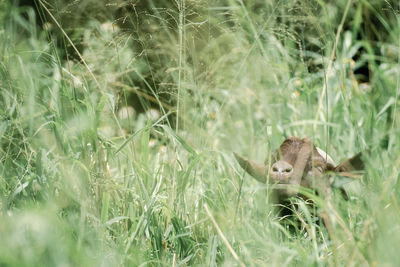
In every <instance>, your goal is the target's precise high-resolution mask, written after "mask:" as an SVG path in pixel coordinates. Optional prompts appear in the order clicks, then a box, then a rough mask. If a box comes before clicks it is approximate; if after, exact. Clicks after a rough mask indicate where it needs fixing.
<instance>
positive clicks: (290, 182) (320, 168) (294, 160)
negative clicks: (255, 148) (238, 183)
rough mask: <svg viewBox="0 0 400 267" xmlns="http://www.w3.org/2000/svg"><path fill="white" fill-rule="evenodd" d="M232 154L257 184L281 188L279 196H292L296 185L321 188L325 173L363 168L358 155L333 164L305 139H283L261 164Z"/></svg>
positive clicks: (346, 171) (323, 183)
mask: <svg viewBox="0 0 400 267" xmlns="http://www.w3.org/2000/svg"><path fill="white" fill-rule="evenodd" d="M234 155H235V157H236V160H237V161H238V162H239V165H240V166H241V167H242V168H243V169H244V170H245V171H246V172H247V173H248V174H250V175H251V176H253V177H254V178H255V179H257V180H258V181H260V182H262V183H266V182H269V183H273V184H278V185H285V186H286V187H285V186H283V187H284V188H283V189H278V190H279V194H280V195H282V196H286V197H290V196H294V195H296V194H297V193H298V189H299V186H304V187H308V188H312V187H313V186H318V185H321V186H325V185H326V182H327V180H328V179H324V175H323V174H324V173H325V172H327V171H333V172H341V173H349V172H351V171H356V170H362V169H363V168H364V164H363V162H362V160H361V153H359V154H357V155H356V156H354V157H352V158H350V159H347V160H345V161H343V162H342V163H340V164H339V165H336V164H335V162H334V161H333V160H332V158H331V157H330V156H329V155H328V154H326V153H325V152H324V151H323V150H321V149H320V148H318V147H316V146H314V145H313V143H312V142H311V140H310V139H308V138H303V139H299V138H297V137H290V138H288V139H286V140H285V141H284V142H283V143H282V144H281V146H280V147H279V149H277V150H276V151H274V152H273V153H272V154H271V157H268V158H267V159H266V160H265V163H264V165H261V164H258V163H256V162H254V161H252V160H249V159H247V158H245V157H242V156H240V155H238V154H236V153H234ZM281 188H282V187H281Z"/></svg>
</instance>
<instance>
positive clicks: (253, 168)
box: [233, 152, 267, 183]
mask: <svg viewBox="0 0 400 267" xmlns="http://www.w3.org/2000/svg"><path fill="white" fill-rule="evenodd" d="M233 155H235V158H236V160H237V162H239V165H240V166H241V167H242V168H243V169H244V170H245V171H246V172H247V173H248V174H250V175H251V176H253V177H254V178H256V180H257V181H259V182H262V183H265V182H266V180H267V179H266V173H267V168H266V167H265V166H263V165H261V164H258V163H256V162H254V161H252V160H249V159H247V158H245V157H242V156H240V155H238V154H236V153H235V152H233Z"/></svg>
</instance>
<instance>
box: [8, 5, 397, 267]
mask: <svg viewBox="0 0 400 267" xmlns="http://www.w3.org/2000/svg"><path fill="white" fill-rule="evenodd" d="M43 2H44V1H43ZM43 2H41V1H37V4H38V5H42V4H41V3H43ZM120 2H122V3H123V1H120ZM150 2H151V3H153V2H152V1H150ZM300 2H301V3H300ZM353 2H354V3H351V5H350V11H349V12H350V13H349V14H350V15H347V16H343V15H344V13H343V12H342V11H343V10H345V7H346V4H347V1H337V2H331V1H327V2H324V1H289V0H288V1H278V2H276V3H275V1H246V2H244V1H217V2H215V3H211V1H198V2H195V1H183V0H182V1H177V2H176V3H175V2H171V3H167V4H165V3H164V4H163V6H162V8H159V9H157V8H156V7H157V5H156V4H157V3H156V4H154V3H153V4H152V5H153V7H152V8H153V9H152V10H153V11H154V14H153V15H151V16H150V14H149V20H150V22H151V23H149V24H148V25H150V26H148V27H150V28H151V29H153V31H154V33H155V34H154V36H153V37H152V36H147V35H140V34H138V32H139V30H138V32H136V35H135V29H132V33H130V32H129V31H124V30H123V29H120V28H119V27H117V26H115V25H114V24H113V22H112V21H106V22H104V21H100V20H96V19H89V21H88V23H87V24H86V25H85V27H84V28H83V29H81V28H79V25H72V26H71V27H77V28H79V29H80V30H81V32H82V40H81V41H82V50H81V51H80V53H81V56H82V58H83V60H84V62H85V64H83V62H82V61H81V62H79V61H78V60H75V61H72V60H66V57H65V51H64V50H63V48H62V47H63V45H59V44H57V40H60V39H57V40H56V39H52V37H51V36H50V35H48V33H47V32H46V31H44V30H41V29H40V28H38V26H37V25H36V21H37V20H38V19H39V18H37V17H35V14H34V12H33V11H32V9H26V10H25V9H21V8H18V7H16V6H15V5H12V4H11V3H9V2H8V1H1V2H0V203H1V209H0V239H1V242H0V265H2V266H46V265H47V266H77V265H78V266H98V265H103V266H112V265H127V266H138V265H140V264H142V265H154V266H158V265H160V266H162V265H165V266H171V265H173V266H181V265H184V266H185V265H186V266H193V265H206V266H216V265H224V266H232V265H235V264H236V265H239V262H238V261H237V260H236V259H235V258H234V257H233V255H232V253H231V251H230V250H229V248H228V247H227V246H226V244H225V243H224V242H223V241H222V239H221V236H220V235H219V234H218V232H217V231H216V228H215V226H214V225H213V224H212V222H211V220H210V219H211V218H210V215H209V214H207V213H206V211H205V208H204V206H205V205H207V206H208V207H209V209H210V211H211V214H212V216H213V217H214V218H215V220H216V223H217V224H218V226H219V228H220V229H221V231H222V233H223V234H224V235H225V236H226V237H227V240H228V242H229V244H230V246H231V247H232V249H233V250H234V251H235V252H236V253H237V255H238V258H239V260H240V262H242V263H244V264H245V265H246V266H271V265H272V266H274V265H279V266H286V265H290V266H292V265H296V266H307V265H313V266H314V265H318V266H319V265H329V266H335V265H341V266H358V265H372V266H397V265H398V264H400V255H399V253H398V248H397V244H399V243H400V207H399V202H400V185H399V181H398V178H399V165H400V147H399V145H400V137H399V134H400V129H399V127H398V124H399V121H400V119H399V115H400V113H399V111H398V105H399V99H398V93H399V90H400V87H399V83H400V78H399V77H400V64H399V63H400V62H399V55H400V17H399V7H396V6H390V4H389V2H386V1H382V3H380V2H379V1H372V2H371V3H368V2H367V1H353ZM76 3H81V2H80V1H76ZM377 3H378V4H377ZM97 4H98V5H100V6H101V5H103V6H106V4H107V3H106V1H99V2H98V3H97ZM154 5H155V6H154ZM41 10H42V11H43V12H46V10H44V9H43V8H42V9H41ZM365 10H367V12H370V13H371V14H373V15H374V16H375V17H377V18H379V19H380V23H381V25H383V26H381V27H382V28H381V29H383V30H382V31H385V32H386V35H385V36H386V37H385V38H386V39H385V40H378V41H376V42H374V43H372V44H373V45H374V46H375V47H371V43H370V42H366V41H365V40H364V38H366V37H365V36H364V35H363V34H364V31H363V29H362V27H360V25H361V24H360V23H361V21H362V19H363V18H364V17H362V16H361V14H362V12H364V11H365ZM383 10H385V12H389V14H391V15H390V16H391V17H390V18H391V20H387V17H385V16H383V15H382V14H383V13H382V12H383ZM388 10H389V11H388ZM277 12H278V13H277ZM139 13H140V10H139ZM23 14H24V15H23ZM70 16H72V18H73V16H74V15H73V14H71V15H70ZM166 16H167V17H169V19H166ZM132 18H134V13H133V14H132V17H128V18H127V19H131V20H133V21H134V19H132ZM342 18H343V20H342ZM151 19H154V21H151ZM341 21H349V23H348V24H346V25H347V26H346V27H345V28H344V29H343V30H342V31H341V32H337V29H338V27H341V26H340V25H343V24H341ZM286 22H290V23H300V24H302V25H305V26H307V27H308V28H307V27H305V28H301V27H300V28H301V29H308V31H305V32H303V33H302V32H296V29H297V28H296V27H293V28H291V27H288V26H287V25H293V24H290V23H289V24H287V23H286ZM367 22H368V21H367ZM285 23H286V24H285ZM137 25H138V27H139V28H140V27H141V26H140V25H141V24H140V23H138V24H137ZM160 25H161V26H160ZM285 25H286V26H285ZM47 26H49V25H47ZM60 26H61V27H62V25H60ZM375 26H376V25H375ZM51 27H57V25H56V24H55V23H54V22H52V24H51ZM143 27H144V26H143ZM146 27H147V26H146ZM152 27H153V28H152ZM368 27H372V26H371V25H367V28H368ZM376 27H378V26H376ZM378 30H379V27H378ZM316 32H317V35H315V33H316ZM360 36H361V38H360ZM65 37H66V36H63V38H64V42H65V43H63V44H66V45H70V43H69V41H68V40H66V39H65ZM317 37H318V38H317ZM152 38H153V39H152ZM161 38H164V39H161ZM61 39H62V38H61ZM335 40H338V42H337V44H335ZM138 42H140V43H141V44H142V48H141V49H140V50H138V51H136V50H135V49H137V47H138V46H137V45H135V44H136V43H138ZM151 42H153V43H151ZM305 43H312V44H313V45H314V46H316V47H318V49H312V50H307V47H306V46H305V45H304V44H305ZM147 45H148V46H147ZM361 48H362V49H363V51H366V52H365V53H363V54H362V56H361V57H358V58H357V60H356V61H355V60H354V58H356V54H357V51H359V50H360V49H361ZM332 51H333V52H334V56H333V57H332ZM308 61H310V62H312V63H309V62H308ZM366 62H367V64H369V66H370V70H372V71H373V75H372V76H371V78H370V80H369V81H368V82H367V83H363V84H361V83H359V80H360V79H358V77H356V75H355V70H356V69H357V68H358V67H359V66H360V65H362V64H366ZM312 64H313V65H315V66H317V67H316V70H313V71H310V68H311V67H310V66H311V65H312ZM154 66H158V67H157V68H155V67H154ZM318 66H321V67H318ZM149 73H151V74H149ZM324 88H325V89H326V91H324ZM156 92H157V94H154V93H156ZM325 92H326V93H325ZM132 93H136V94H138V95H139V96H140V97H139V100H140V101H141V103H142V104H143V103H144V105H147V106H149V103H152V104H157V103H160V102H162V104H161V106H162V107H163V108H161V109H160V110H159V111H158V110H154V109H148V111H147V112H138V111H135V110H134V109H132V107H131V105H130V102H129V99H128V98H129V97H127V96H129V94H132ZM158 93H159V94H160V95H162V94H167V95H171V96H172V97H171V99H173V100H172V101H171V102H170V103H166V102H164V100H162V99H161V100H160V99H159V98H158V97H157V96H158ZM146 103H147V104H146ZM293 135H294V136H300V137H302V136H308V137H310V138H312V139H313V140H314V142H315V143H316V144H317V145H318V146H319V147H321V148H322V149H324V150H326V151H327V152H328V153H329V154H331V155H332V156H333V158H334V159H335V160H336V161H339V160H341V159H343V158H346V157H348V156H351V155H353V154H355V153H357V152H359V151H364V150H366V149H369V150H370V152H371V153H370V155H367V156H366V157H365V161H366V165H367V169H366V172H365V175H364V177H363V178H362V179H361V180H360V181H351V182H349V183H348V184H347V187H348V190H349V191H350V200H349V201H345V200H343V199H342V198H341V197H340V194H335V195H334V198H333V199H334V208H335V210H336V212H337V214H336V215H332V220H333V222H334V226H333V228H334V236H328V233H327V230H326V229H325V227H324V226H321V225H319V224H317V223H316V222H315V218H313V217H311V216H310V215H309V211H308V209H307V208H306V207H305V205H304V204H305V203H304V201H302V200H300V199H293V202H297V203H299V209H298V216H300V217H301V218H302V219H303V220H304V221H305V222H306V225H305V226H304V225H303V227H300V228H299V229H298V230H297V231H295V232H294V233H293V232H290V231H288V228H287V227H286V226H285V225H282V224H281V223H280V218H279V217H277V215H276V214H274V213H273V212H271V211H272V208H271V205H269V203H268V201H267V198H266V193H265V188H266V187H265V186H264V185H261V184H259V183H257V182H256V181H253V180H252V179H250V178H249V177H248V176H247V175H244V173H243V171H242V170H241V169H240V168H239V166H238V165H237V164H236V162H235V161H234V159H233V157H232V153H231V152H232V151H237V152H240V153H243V154H245V155H248V156H250V157H252V158H255V159H257V160H258V161H259V162H262V160H264V157H265V155H266V154H267V153H268V151H270V149H274V148H276V147H277V146H278V145H279V144H280V143H281V142H282V141H283V140H284V139H285V137H289V136H293ZM317 208H319V209H323V208H324V206H323V205H321V206H320V207H317ZM341 221H343V222H344V224H342V223H340V222H341ZM349 233H350V235H349Z"/></svg>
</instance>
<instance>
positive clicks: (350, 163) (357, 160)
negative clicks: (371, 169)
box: [333, 152, 365, 172]
mask: <svg viewBox="0 0 400 267" xmlns="http://www.w3.org/2000/svg"><path fill="white" fill-rule="evenodd" d="M361 156H362V153H361V152H360V153H358V154H357V155H355V156H354V157H352V158H349V159H346V160H345V161H343V162H342V163H340V164H339V165H338V166H336V167H335V168H334V170H333V171H335V172H351V171H362V170H364V167H365V166H364V162H363V161H362V159H361Z"/></svg>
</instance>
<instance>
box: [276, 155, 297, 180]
mask: <svg viewBox="0 0 400 267" xmlns="http://www.w3.org/2000/svg"><path fill="white" fill-rule="evenodd" d="M292 173H293V167H292V165H291V164H290V163H288V162H286V161H283V160H280V161H277V162H275V163H274V164H272V166H271V176H272V178H273V179H275V180H277V181H287V180H288V179H289V178H290V176H291V175H292Z"/></svg>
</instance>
